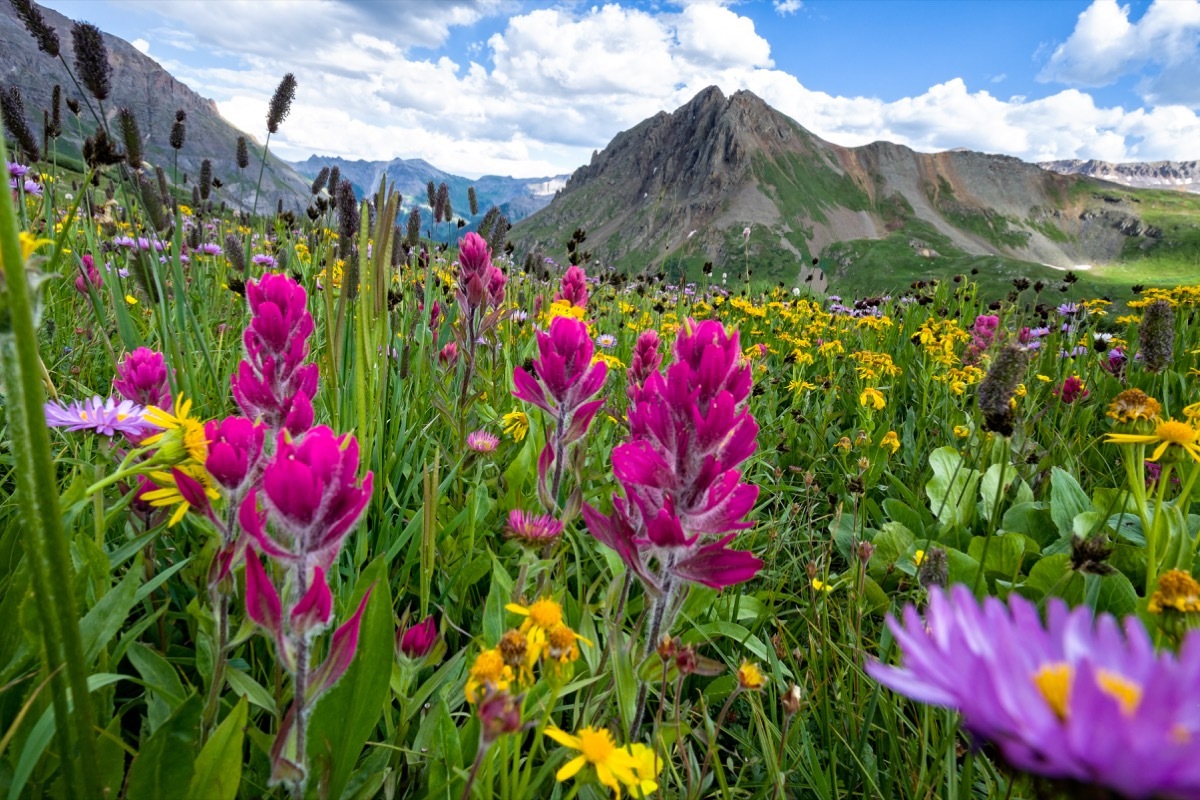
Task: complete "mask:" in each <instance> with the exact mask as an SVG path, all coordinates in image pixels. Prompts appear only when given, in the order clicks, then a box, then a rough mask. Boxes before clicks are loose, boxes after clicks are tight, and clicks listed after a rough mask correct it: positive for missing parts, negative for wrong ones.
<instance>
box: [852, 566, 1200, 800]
mask: <svg viewBox="0 0 1200 800" xmlns="http://www.w3.org/2000/svg"><path fill="white" fill-rule="evenodd" d="M888 626H889V627H890V628H891V630H892V633H893V634H894V635H895V637H896V641H897V643H898V644H899V645H900V649H901V652H902V653H903V659H902V661H903V665H902V666H900V667H890V666H886V665H884V664H881V663H879V662H876V661H872V662H870V663H868V664H867V673H868V674H869V675H871V677H873V678H874V679H875V680H877V681H879V682H880V683H882V684H884V685H885V686H887V687H889V688H890V689H892V690H893V691H895V692H898V693H900V694H903V695H905V696H907V697H910V698H912V699H914V700H917V701H919V702H922V703H929V704H931V705H937V706H944V707H948V708H953V709H956V710H958V711H959V712H960V713H961V714H962V717H963V727H964V728H965V729H966V730H968V731H969V732H970V733H971V734H972V735H973V736H974V737H976V738H977V739H980V740H985V741H988V742H991V743H992V744H994V745H995V746H996V747H997V748H998V749H999V751H1000V752H1001V754H1003V756H1004V758H1005V760H1007V761H1008V762H1009V763H1010V764H1012V765H1014V766H1015V767H1017V768H1018V769H1022V770H1025V771H1027V772H1030V773H1033V774H1036V775H1041V776H1044V777H1047V778H1052V779H1062V780H1072V781H1077V782H1079V783H1083V784H1086V785H1089V786H1093V787H1104V788H1106V789H1109V790H1112V791H1113V792H1115V793H1116V794H1119V795H1121V796H1123V797H1131V798H1132V797H1164V798H1188V797H1197V796H1200V738H1198V737H1197V733H1200V709H1197V707H1196V704H1195V702H1193V699H1192V698H1195V697H1196V694H1197V692H1200V634H1197V633H1196V632H1195V631H1192V632H1190V633H1189V634H1188V635H1187V637H1186V638H1185V639H1184V642H1183V644H1182V646H1181V647H1180V648H1179V654H1178V655H1176V654H1175V653H1172V652H1171V651H1170V650H1166V651H1163V652H1162V653H1156V652H1155V649H1154V645H1153V643H1152V642H1151V641H1150V637H1149V635H1148V634H1147V633H1146V629H1145V627H1144V626H1143V625H1142V623H1141V621H1140V620H1139V619H1138V618H1137V617H1136V616H1130V617H1129V618H1128V619H1127V620H1126V621H1125V622H1124V624H1123V625H1122V624H1120V623H1118V622H1117V621H1116V620H1115V619H1113V618H1112V617H1111V616H1109V615H1107V614H1102V615H1100V616H1099V617H1093V611H1092V609H1090V608H1088V607H1087V606H1080V607H1079V608H1076V609H1074V610H1069V609H1068V608H1067V606H1066V604H1065V603H1063V602H1062V601H1061V600H1059V599H1058V598H1052V599H1051V600H1050V601H1049V603H1048V605H1047V609H1046V623H1045V625H1043V623H1042V621H1041V617H1040V615H1039V613H1038V610H1037V608H1036V607H1035V606H1034V605H1033V603H1031V602H1029V601H1028V600H1026V599H1025V598H1023V597H1021V596H1020V595H1018V594H1016V593H1015V592H1014V593H1013V594H1011V595H1010V596H1009V600H1008V603H1007V605H1006V604H1005V603H1003V602H1001V601H1000V600H998V599H996V598H993V597H989V598H987V599H986V600H984V602H983V605H982V607H981V606H980V605H979V603H978V602H977V601H976V599H975V597H974V596H973V595H972V594H971V591H970V589H968V588H967V587H965V586H962V585H958V586H955V587H954V588H953V589H951V590H950V592H949V593H948V594H947V593H945V592H943V591H942V590H940V589H937V588H934V589H932V590H931V591H930V597H929V606H928V609H927V611H926V613H925V615H924V617H923V618H922V616H921V615H920V614H919V613H918V612H917V610H916V609H915V608H914V607H913V606H911V605H909V606H908V607H907V608H905V609H904V615H903V621H900V620H897V619H895V618H891V617H889V619H888Z"/></svg>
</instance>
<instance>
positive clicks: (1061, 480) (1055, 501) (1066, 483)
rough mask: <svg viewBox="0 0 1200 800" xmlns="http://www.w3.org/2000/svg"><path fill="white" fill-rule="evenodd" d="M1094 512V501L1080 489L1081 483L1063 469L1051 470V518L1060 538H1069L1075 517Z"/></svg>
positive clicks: (1055, 468)
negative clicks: (1086, 512)
mask: <svg viewBox="0 0 1200 800" xmlns="http://www.w3.org/2000/svg"><path fill="white" fill-rule="evenodd" d="M1091 510H1092V501H1091V500H1089V499H1088V496H1087V495H1086V494H1084V491H1083V489H1081V488H1080V487H1079V481H1077V480H1075V478H1074V476H1072V475H1071V473H1069V472H1067V471H1066V470H1064V469H1062V468H1061V467H1054V468H1053V469H1052V470H1050V516H1051V518H1052V519H1053V520H1054V524H1055V526H1057V528H1058V534H1059V536H1069V535H1070V534H1071V525H1072V523H1073V522H1074V520H1075V517H1076V516H1078V515H1079V514H1082V513H1083V512H1085V511H1091Z"/></svg>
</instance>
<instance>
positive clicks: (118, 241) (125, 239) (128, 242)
mask: <svg viewBox="0 0 1200 800" xmlns="http://www.w3.org/2000/svg"><path fill="white" fill-rule="evenodd" d="M112 243H113V247H124V248H125V249H127V250H132V249H133V248H135V247H137V246H138V243H137V239H134V238H133V237H132V236H118V237H117V238H115V239H113V240H112Z"/></svg>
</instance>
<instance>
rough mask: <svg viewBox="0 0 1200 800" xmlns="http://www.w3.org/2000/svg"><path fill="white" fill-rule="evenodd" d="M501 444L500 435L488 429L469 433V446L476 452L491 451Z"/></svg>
mask: <svg viewBox="0 0 1200 800" xmlns="http://www.w3.org/2000/svg"><path fill="white" fill-rule="evenodd" d="M499 446H500V437H499V436H497V435H496V434H494V433H488V432H487V431H472V432H471V433H468V434H467V447H469V448H471V449H472V450H474V451H475V452H476V453H491V452H494V451H495V449H496V448H497V447H499Z"/></svg>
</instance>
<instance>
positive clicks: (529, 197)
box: [291, 155, 567, 223]
mask: <svg viewBox="0 0 1200 800" xmlns="http://www.w3.org/2000/svg"><path fill="white" fill-rule="evenodd" d="M291 166H292V167H294V168H295V169H296V171H297V172H299V173H300V174H301V175H303V176H304V177H306V178H308V179H309V180H312V179H313V178H315V177H316V176H317V174H318V173H320V171H321V169H322V168H323V167H331V168H332V167H337V168H338V171H339V172H340V174H341V176H342V177H343V178H346V179H347V180H349V181H350V183H351V184H352V185H353V186H354V190H355V193H356V194H357V195H358V196H359V197H362V196H364V195H370V194H373V193H374V192H375V190H376V189H378V188H379V181H380V180H381V179H382V178H384V177H386V178H387V180H388V182H389V183H391V184H393V185H395V187H396V190H397V191H399V192H400V193H401V194H402V195H403V196H404V203H403V208H404V209H405V210H406V211H411V209H412V208H414V207H417V208H420V209H421V210H422V214H423V216H424V217H425V218H426V222H428V217H429V216H430V210H429V197H428V192H427V187H428V185H429V181H433V182H434V183H435V184H441V183H445V184H446V186H447V187H448V188H449V189H450V209H451V211H452V212H453V216H454V217H455V218H462V219H463V220H465V221H467V222H468V223H477V222H478V221H479V220H480V219H482V217H483V215H484V214H486V213H487V211H488V209H490V208H491V207H492V206H496V207H497V208H499V209H500V212H501V213H502V214H504V215H505V216H506V217H508V220H509V222H512V223H515V222H517V221H518V220H522V219H524V218H525V217H527V216H529V215H530V214H532V213H534V212H535V211H538V210H539V209H541V208H543V207H545V205H546V204H547V203H549V202H550V200H551V199H552V198H553V197H554V193H555V192H557V191H558V190H559V189H561V188H562V187H563V186H565V185H566V183H567V176H566V175H554V176H551V177H546V178H508V177H500V176H497V175H484V176H483V177H482V178H479V179H478V180H470V179H469V178H464V177H462V176H459V175H452V174H450V173H449V172H444V171H442V170H440V169H438V168H437V167H435V166H433V165H432V164H430V163H429V162H428V161H425V160H424V159H420V158H408V159H405V158H394V159H392V160H391V161H362V160H358V161H352V160H349V159H345V158H340V157H337V156H317V155H314V156H310V157H309V158H308V159H306V160H304V161H293V162H291ZM471 186H474V187H475V196H476V200H477V202H478V209H479V213H478V214H476V215H475V216H474V217H472V216H471V214H470V208H469V205H468V203H467V189H468V188H469V187H471Z"/></svg>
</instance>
